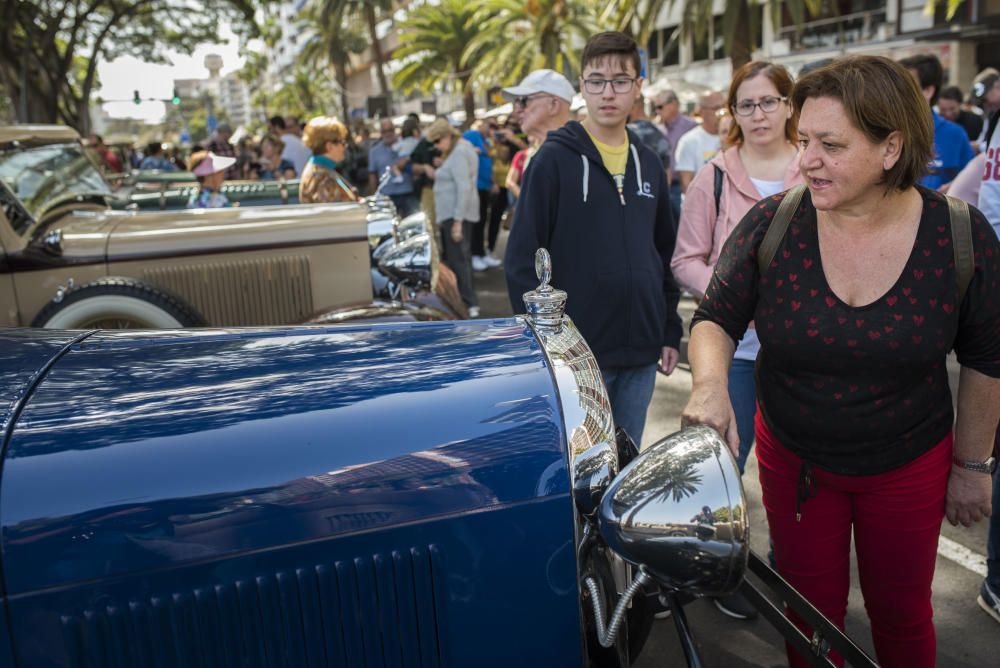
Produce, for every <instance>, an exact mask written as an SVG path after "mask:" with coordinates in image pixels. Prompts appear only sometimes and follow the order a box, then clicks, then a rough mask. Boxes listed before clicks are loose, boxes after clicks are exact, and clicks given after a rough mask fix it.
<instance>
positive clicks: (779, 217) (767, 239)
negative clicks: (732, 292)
mask: <svg viewBox="0 0 1000 668" xmlns="http://www.w3.org/2000/svg"><path fill="white" fill-rule="evenodd" d="M805 191H806V187H805V185H804V184H801V183H800V184H799V185H797V186H792V187H791V188H789V189H788V192H786V193H785V198H784V199H783V200H781V204H779V205H778V211H777V212H776V213H775V214H774V218H772V219H771V225H770V226H769V227H768V228H767V232H765V233H764V240H763V241H761V242H760V248H758V249H757V270H758V273H759V274H760V275H761V276H763V275H764V272H765V271H767V268H768V267H770V266H771V261H772V260H774V254H775V253H777V252H778V246H780V245H781V240H782V239H784V238H785V231H786V230H787V229H788V223H789V222H791V220H792V215H793V214H794V213H795V210H796V209H798V208H799V203H800V202H801V201H802V195H803V193H805Z"/></svg>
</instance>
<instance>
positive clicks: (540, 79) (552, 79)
mask: <svg viewBox="0 0 1000 668" xmlns="http://www.w3.org/2000/svg"><path fill="white" fill-rule="evenodd" d="M536 93H548V94H549V95H554V96H556V97H558V98H562V99H563V100H566V101H567V102H572V101H573V96H574V95H575V94H576V91H575V90H573V84H571V83H570V82H569V79H567V78H566V77H564V76H563V75H561V74H559V73H558V72H556V71H555V70H535V71H534V72H532V73H530V74H529V75H528V76H526V77H524V79H522V80H521V83H519V84H518V85H516V86H511V87H510V88H504V89H503V90H502V91H501V92H500V94H501V95H502V96H503V99H505V100H507V101H508V102H513V101H514V100H515V99H516V98H519V97H524V96H527V95H534V94H536Z"/></svg>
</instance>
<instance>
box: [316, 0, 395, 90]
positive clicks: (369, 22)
mask: <svg viewBox="0 0 1000 668" xmlns="http://www.w3.org/2000/svg"><path fill="white" fill-rule="evenodd" d="M316 4H317V10H318V11H319V12H320V15H322V16H323V17H325V18H327V19H328V20H330V19H332V18H333V17H338V16H339V17H342V20H348V21H349V20H351V19H359V20H361V21H362V22H363V23H364V25H365V27H366V29H367V31H368V43H369V44H370V45H371V49H372V60H373V61H374V63H375V68H376V73H377V75H378V84H379V89H380V92H381V93H382V95H388V94H389V81H388V79H386V76H385V53H384V52H383V51H382V43H381V42H380V41H379V39H378V33H377V32H376V26H377V25H378V23H379V21H380V20H382V19H383V18H385V17H386V16H388V15H389V14H390V12H391V11H392V9H393V1H392V0H316ZM326 25H327V26H328V28H327V30H331V31H332V30H334V29H335V28H334V27H333V25H332V24H330V23H327V24H326Z"/></svg>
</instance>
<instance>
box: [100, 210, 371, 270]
mask: <svg viewBox="0 0 1000 668" xmlns="http://www.w3.org/2000/svg"><path fill="white" fill-rule="evenodd" d="M366 213H367V212H366V210H365V208H364V207H363V206H361V205H359V204H355V203H344V204H322V205H296V206H266V207H247V208H231V209H193V210H188V211H164V212H157V213H141V214H136V213H131V212H130V213H127V214H125V215H121V214H118V213H108V214H105V215H107V216H119V217H120V218H121V220H120V222H119V223H118V224H117V225H115V227H114V230H113V231H112V232H111V238H110V240H109V242H108V259H109V260H112V259H119V258H122V257H128V256H137V255H138V256H154V255H158V254H162V253H164V252H166V253H169V254H171V255H176V254H178V253H182V254H183V253H188V252H190V253H195V254H200V253H212V252H216V251H219V252H224V251H227V250H230V249H232V248H237V247H238V248H243V249H245V248H254V247H262V248H264V247H269V248H273V247H276V246H301V245H313V244H319V243H328V242H332V241H350V240H365V241H366V242H367V238H368V236H367V230H366V221H365V217H366Z"/></svg>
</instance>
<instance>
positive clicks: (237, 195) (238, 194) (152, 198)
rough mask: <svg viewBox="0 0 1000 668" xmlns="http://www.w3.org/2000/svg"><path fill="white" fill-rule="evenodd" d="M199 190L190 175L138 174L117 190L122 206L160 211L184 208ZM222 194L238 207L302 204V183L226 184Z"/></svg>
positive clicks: (185, 173) (260, 182)
mask: <svg viewBox="0 0 1000 668" xmlns="http://www.w3.org/2000/svg"><path fill="white" fill-rule="evenodd" d="M197 190H198V185H197V181H196V179H195V176H194V174H192V173H191V172H148V171H146V172H135V173H133V174H132V175H131V176H130V177H129V178H128V179H127V180H125V181H124V182H123V183H122V185H121V186H120V187H119V189H118V191H117V195H118V197H119V198H120V206H122V207H128V206H130V205H131V206H135V207H138V208H139V209H141V210H147V209H159V210H161V211H167V210H178V209H183V208H185V206H186V205H187V202H188V199H189V198H190V197H191V194H192V193H194V192H196V191H197ZM220 192H222V194H223V195H225V196H226V198H228V199H229V201H230V202H232V203H234V204H235V203H237V202H238V203H239V206H271V205H275V204H298V203H299V180H298V179H288V180H285V179H278V180H274V181H245V180H233V181H226V182H225V183H223V184H222V188H221V189H220Z"/></svg>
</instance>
